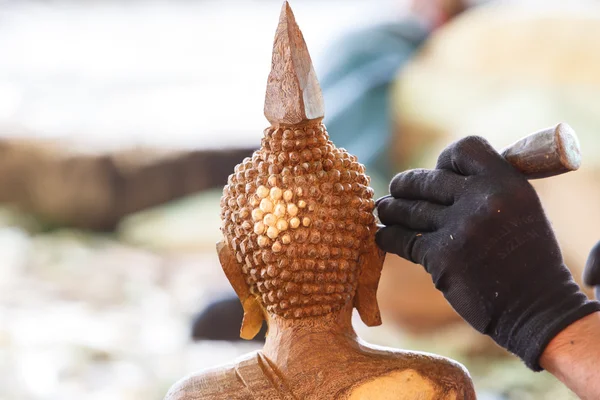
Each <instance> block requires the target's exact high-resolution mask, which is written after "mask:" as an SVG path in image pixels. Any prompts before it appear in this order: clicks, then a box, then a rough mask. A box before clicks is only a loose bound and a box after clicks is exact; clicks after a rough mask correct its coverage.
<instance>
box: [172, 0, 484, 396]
mask: <svg viewBox="0 0 600 400" xmlns="http://www.w3.org/2000/svg"><path fill="white" fill-rule="evenodd" d="M290 30H291V31H292V32H293V33H294V32H295V33H294V37H295V38H296V39H298V40H300V41H301V43H300V42H298V41H291V40H289V38H288V37H287V36H285V35H286V34H287V33H286V34H284V37H283V39H281V35H282V33H281V32H284V33H285V32H288V31H290ZM277 32H278V34H277V36H276V39H275V47H274V50H273V52H274V55H273V60H274V65H273V70H274V71H275V73H273V72H272V74H271V75H272V76H279V77H280V78H278V80H277V82H291V87H292V88H293V89H294V90H292V91H288V92H282V91H279V92H277V91H274V90H272V85H271V83H272V81H271V80H269V86H268V88H267V99H268V100H267V103H266V104H275V103H277V100H279V103H280V104H281V105H283V107H285V108H286V110H287V108H289V110H290V113H287V111H286V112H283V113H281V114H278V115H284V116H285V117H282V118H283V119H279V117H277V118H275V119H272V120H271V123H272V126H271V127H270V128H268V129H266V130H265V137H264V139H263V141H262V145H261V148H260V149H259V150H257V151H256V152H254V154H253V155H252V157H249V158H246V159H244V160H243V161H242V162H241V163H240V164H239V165H237V166H236V168H235V170H234V173H233V174H232V175H231V176H230V177H229V179H228V183H227V185H226V186H225V188H224V189H223V197H222V198H221V219H222V223H223V224H222V228H221V230H222V233H223V236H224V239H225V240H224V241H223V242H221V243H219V244H218V245H217V251H218V253H219V259H220V261H221V264H222V267H223V270H224V272H225V275H226V276H227V278H228V279H229V281H230V283H231V284H232V286H233V287H234V289H235V292H236V293H237V294H238V296H239V297H240V301H241V302H242V305H243V307H244V321H243V324H242V330H241V334H242V337H244V338H251V337H253V335H254V334H255V333H256V332H257V331H258V329H259V328H260V323H262V320H263V318H264V319H265V320H266V322H267V324H268V327H269V330H268V335H267V338H266V342H265V346H264V348H263V349H262V350H261V351H259V352H256V353H252V354H249V355H247V356H245V357H243V358H241V359H239V360H236V361H235V362H233V363H232V364H230V365H227V366H222V367H216V368H214V369H210V370H207V371H201V372H199V373H196V374H193V375H190V376H188V377H186V378H184V379H182V380H181V381H179V382H178V383H176V384H175V385H174V386H173V387H172V388H171V389H170V390H169V392H168V394H167V396H166V399H167V400H195V399H207V400H252V399H257V400H258V399H260V400H275V399H281V400H317V399H340V400H342V399H345V400H359V399H360V400H371V399H372V400H388V399H389V400H408V399H410V400H416V399H421V400H459V399H460V400H471V399H475V393H474V389H473V384H472V382H471V379H470V377H469V374H468V372H467V371H466V369H465V368H464V367H463V366H461V365H460V364H458V363H456V362H454V361H451V360H449V359H446V358H443V357H439V356H435V355H431V354H424V353H417V352H406V351H400V350H394V349H386V348H380V347H377V346H373V345H369V344H367V343H365V342H363V341H362V340H361V339H360V338H359V337H358V336H357V335H356V333H355V331H354V329H353V327H352V311H353V309H354V307H356V308H357V309H358V311H359V314H360V316H361V318H362V320H363V321H364V322H365V323H366V324H367V325H370V326H373V325H378V324H380V323H381V316H380V313H379V307H378V305H377V298H376V294H377V288H378V284H379V279H380V276H381V270H382V266H383V262H384V256H385V254H384V253H383V252H381V250H379V249H378V248H377V246H376V244H375V233H376V231H377V225H376V221H375V218H374V216H373V210H374V207H375V203H374V200H373V190H372V189H371V188H370V187H369V182H370V180H369V177H368V176H367V175H366V174H365V168H364V166H363V165H362V164H360V163H359V162H358V160H357V159H356V157H355V156H353V155H351V154H349V153H348V152H347V151H346V150H344V149H338V148H336V146H335V145H334V144H333V143H332V142H331V141H330V140H329V135H328V134H327V130H326V128H325V126H324V125H323V124H322V123H321V119H322V114H321V113H317V114H310V113H308V112H305V111H306V110H304V111H301V113H300V114H298V110H299V109H298V104H302V101H303V100H302V98H304V99H306V93H307V92H303V91H302V90H296V89H298V88H299V87H303V86H302V85H300V86H294V82H296V83H297V82H298V81H297V77H296V73H297V71H298V69H296V68H288V67H289V66H290V65H292V66H302V68H301V70H303V71H305V72H306V71H313V70H312V65H311V62H310V58H309V56H308V51H306V50H305V49H306V46H305V45H304V42H303V40H301V39H302V36H301V34H300V32H299V30H298V28H297V25H296V24H295V21H294V20H293V16H292V14H291V10H290V8H289V4H288V3H287V2H285V3H284V8H283V12H282V17H281V19H280V25H279V27H278V29H277ZM298 48H301V49H303V50H302V51H297V49H298ZM290 54H295V55H294V56H293V57H292V58H291V60H292V61H293V62H292V64H290V63H289V62H290V58H289V55H290ZM286 57H287V58H286ZM298 57H300V58H298ZM280 64H284V67H282V65H280ZM282 73H283V74H284V76H283V77H281V76H280V75H278V74H282ZM310 74H314V72H311V73H309V75H310ZM311 79H312V78H311ZM315 82H316V78H315ZM315 84H316V83H315ZM316 85H318V84H316ZM317 87H318V86H317ZM313 93H314V92H313ZM276 96H278V97H276ZM290 96H295V97H296V98H295V99H293V98H291V97H290ZM303 96H304V97H303ZM269 109H270V108H269V107H266V110H269ZM277 112H279V111H277ZM272 115H275V114H272ZM311 115H312V116H311ZM289 116H293V118H291V117H290V118H291V119H287V118H288V117H289ZM291 121H295V122H294V123H290V122H291Z"/></svg>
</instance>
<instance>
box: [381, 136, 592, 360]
mask: <svg viewBox="0 0 600 400" xmlns="http://www.w3.org/2000/svg"><path fill="white" fill-rule="evenodd" d="M390 194H391V196H389V197H385V198H383V199H380V201H379V202H378V205H377V212H378V215H379V218H380V220H381V222H382V224H384V225H385V227H383V228H382V229H380V230H379V232H378V233H377V243H378V245H379V246H380V247H381V248H382V249H383V250H385V251H387V252H389V253H395V254H398V255H399V256H401V257H403V258H406V259H408V260H410V261H412V262H415V263H418V264H421V265H423V266H424V267H425V269H426V270H427V272H429V273H430V274H431V276H432V279H433V282H434V283H435V286H436V287H437V288H438V289H439V290H440V291H441V292H442V293H443V294H444V296H445V297H446V299H447V300H448V302H449V303H450V304H451V305H452V307H453V308H454V309H455V310H456V311H457V312H458V313H459V314H460V315H461V316H462V317H463V318H464V319H465V320H466V321H467V322H468V323H469V324H471V325H472V326H473V327H474V328H475V329H477V330H478V331H479V332H481V333H484V334H486V335H489V336H490V337H492V339H494V341H496V343H498V344H499V345H500V346H502V347H504V348H506V349H507V350H509V351H511V352H512V353H514V354H516V355H518V356H519V357H520V358H521V359H523V361H524V362H525V363H526V364H527V366H529V367H530V368H531V369H533V370H538V371H539V370H541V367H540V365H539V362H538V360H539V357H540V355H541V354H542V352H543V350H544V348H545V347H546V345H547V344H548V342H549V341H550V340H551V339H552V338H553V337H554V336H556V335H557V334H558V333H559V332H560V331H561V330H563V329H564V328H565V327H567V326H568V325H570V324H571V323H573V322H574V321H576V320H578V319H580V318H582V317H584V316H586V315H588V314H590V313H592V312H594V311H598V310H600V303H597V302H595V301H589V300H588V299H587V297H586V296H585V295H584V294H583V293H582V292H581V291H580V289H579V287H578V285H577V284H576V283H575V282H574V281H573V278H572V276H571V273H570V272H569V270H568V269H567V268H566V266H565V265H564V263H563V259H562V255H561V252H560V248H559V246H558V243H557V241H556V238H555V236H554V232H553V230H552V228H551V226H550V223H549V222H548V220H547V218H546V216H545V214H544V211H543V210H542V206H541V204H540V201H539V199H538V196H537V194H536V192H535V190H534V189H533V187H532V186H531V185H530V184H529V182H528V181H527V180H526V179H525V178H524V177H523V176H522V175H521V174H520V173H519V172H518V171H517V170H516V169H514V168H513V167H512V166H511V165H510V164H509V163H507V162H506V161H505V160H504V159H503V158H502V157H501V156H500V155H499V154H498V153H497V152H496V151H495V150H494V149H493V148H492V147H491V146H490V145H489V144H488V143H487V141H485V139H483V138H479V137H474V136H471V137H467V138H465V139H463V140H461V141H459V142H456V143H454V144H452V145H450V146H449V147H448V148H446V149H445V150H444V151H443V152H442V154H441V155H440V157H439V159H438V163H437V167H436V169H435V170H411V171H406V172H403V173H401V174H399V175H397V176H396V177H395V178H394V179H393V180H392V182H391V184H390Z"/></svg>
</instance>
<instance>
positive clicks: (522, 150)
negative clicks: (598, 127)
mask: <svg viewBox="0 0 600 400" xmlns="http://www.w3.org/2000/svg"><path fill="white" fill-rule="evenodd" d="M500 154H502V156H503V157H504V158H505V159H506V161H508V162H509V163H510V164H511V165H512V166H513V167H515V168H517V169H518V170H519V171H521V172H522V173H523V175H525V177H526V178H527V179H539V178H547V177H550V176H555V175H560V174H564V173H565V172H569V171H575V170H577V169H579V167H580V166H581V151H580V149H579V140H578V139H577V135H576V134H575V131H574V130H573V129H572V128H571V127H570V126H569V125H567V124H565V123H560V124H558V125H556V126H554V127H552V128H547V129H544V130H541V131H539V132H535V133H532V134H531V135H529V136H526V137H524V138H522V139H520V140H518V141H517V142H515V143H513V144H512V145H510V146H508V147H506V148H505V149H504V150H502V151H501V152H500Z"/></svg>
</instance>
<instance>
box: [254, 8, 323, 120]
mask: <svg viewBox="0 0 600 400" xmlns="http://www.w3.org/2000/svg"><path fill="white" fill-rule="evenodd" d="M324 114H325V113H324V107H323V95H322V93H321V87H320V86H319V81H318V80H317V75H316V74H315V70H314V68H313V65H312V60H311V59H310V54H308V49H307V48H306V43H305V42H304V37H303V36H302V32H300V28H299V27H298V24H297V23H296V19H295V18H294V14H293V13H292V9H291V8H290V5H289V3H288V2H287V1H285V2H284V3H283V8H282V10H281V16H280V17H279V26H277V32H276V33H275V43H274V44H273V61H272V63H271V73H270V74H269V80H268V82H267V94H266V97H265V117H267V119H268V120H269V122H271V123H272V124H289V125H293V124H298V123H300V122H302V121H306V120H312V119H318V118H323V117H324Z"/></svg>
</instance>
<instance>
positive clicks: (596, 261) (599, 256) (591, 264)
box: [583, 241, 600, 300]
mask: <svg viewBox="0 0 600 400" xmlns="http://www.w3.org/2000/svg"><path fill="white" fill-rule="evenodd" d="M583 283H585V284H586V285H588V286H595V292H596V298H597V299H599V300H600V241H599V242H598V243H596V245H595V246H594V247H593V248H592V251H590V254H589V255H588V259H587V262H586V263H585V269H584V270H583Z"/></svg>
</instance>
